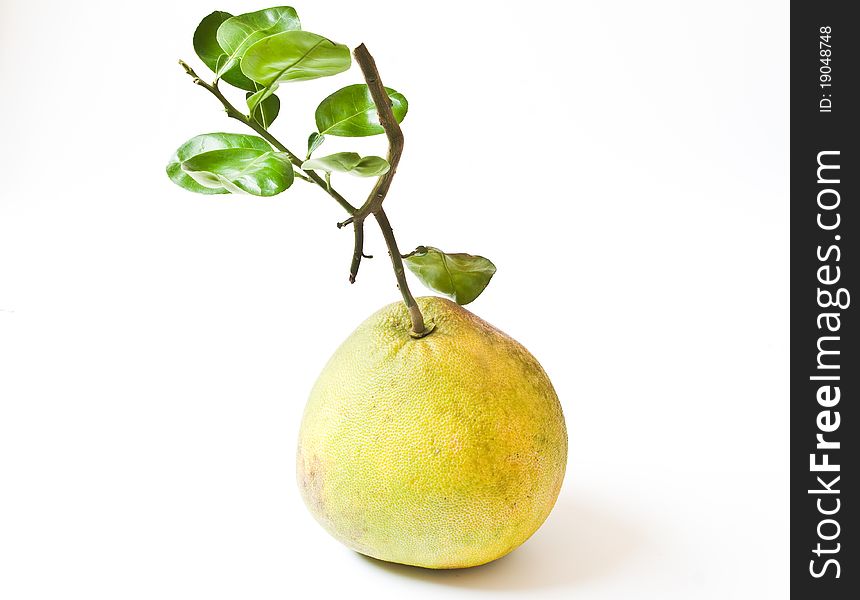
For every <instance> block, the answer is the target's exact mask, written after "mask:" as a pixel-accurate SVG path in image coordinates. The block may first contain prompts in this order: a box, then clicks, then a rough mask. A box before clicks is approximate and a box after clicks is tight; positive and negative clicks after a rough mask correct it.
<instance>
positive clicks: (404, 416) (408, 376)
mask: <svg viewBox="0 0 860 600" xmlns="http://www.w3.org/2000/svg"><path fill="white" fill-rule="evenodd" d="M418 304H419V306H420V308H421V311H422V312H423V314H424V317H425V320H426V321H427V322H428V323H429V324H431V326H433V331H432V332H431V333H430V334H429V335H427V336H425V337H422V338H418V339H415V338H413V337H410V335H409V329H410V320H409V316H408V314H407V311H406V308H405V307H404V305H403V303H396V304H391V305H389V306H386V307H384V308H383V309H381V310H380V311H378V312H377V313H375V314H374V315H372V316H371V317H370V318H369V319H367V320H366V321H365V322H364V323H362V324H361V325H360V326H359V327H358V329H356V330H355V332H354V333H352V335H350V337H349V338H347V340H346V341H345V342H344V343H343V344H342V345H341V346H340V348H338V350H337V351H336V352H335V354H334V355H333V356H332V357H331V359H330V360H329V362H328V364H327V365H326V366H325V368H324V369H323V372H322V374H321V375H320V376H319V379H318V380H317V382H316V384H315V385H314V387H313V390H312V392H311V395H310V399H309V401H308V404H307V407H306V409H305V413H304V417H303V419H302V425H301V430H300V433H299V446H298V455H297V461H296V462H297V477H298V484H299V488H300V490H301V493H302V496H303V498H304V500H305V503H306V504H307V506H308V508H309V509H310V511H311V513H312V514H313V516H314V517H315V518H316V519H317V520H318V521H319V522H320V523H321V524H322V525H323V526H324V527H325V528H326V529H327V530H328V531H329V533H331V534H332V535H333V536H334V537H335V538H337V539H339V540H340V541H341V542H343V543H344V544H346V545H347V546H349V547H350V548H352V549H354V550H356V551H358V552H360V553H362V554H365V555H367V556H371V557H374V558H378V559H381V560H385V561H390V562H396V563H403V564H407V565H416V566H421V567H428V568H434V569H441V568H462V567H471V566H475V565H480V564H483V563H486V562H489V561H492V560H494V559H496V558H499V557H501V556H504V555H505V554H507V553H508V552H510V551H511V550H513V549H514V548H516V547H517V546H519V545H520V544H522V543H523V542H524V541H525V540H526V539H527V538H528V537H529V536H531V534H532V533H534V532H535V531H536V530H537V528H538V527H540V525H541V524H542V523H543V521H544V520H545V519H546V517H547V516H548V515H549V513H550V510H552V507H553V504H554V503H555V500H556V498H557V496H558V493H559V490H560V488H561V484H562V479H563V478H564V471H565V464H566V460H567V431H566V428H565V423H564V417H563V415H562V411H561V406H560V405H559V402H558V398H557V396H556V393H555V391H554V389H553V386H552V384H551V383H550V380H549V378H548V377H547V375H546V373H545V372H544V370H543V369H542V368H541V366H540V364H539V363H538V362H537V360H536V359H535V358H534V357H533V356H532V355H531V354H530V353H529V352H528V351H527V350H526V349H525V348H524V347H523V346H521V345H520V344H519V343H517V342H516V341H515V340H513V339H511V338H510V337H508V336H507V335H505V334H504V333H502V332H501V331H499V330H498V329H496V328H494V327H493V326H491V325H489V324H488V323H486V322H484V321H482V320H481V319H479V318H478V317H476V316H475V315H474V314H472V313H471V312H469V311H468V310H466V309H465V308H462V307H461V306H459V305H457V304H455V303H453V302H451V301H449V300H446V299H443V298H437V297H428V298H419V299H418Z"/></svg>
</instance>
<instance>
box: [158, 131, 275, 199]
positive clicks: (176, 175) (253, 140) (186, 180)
mask: <svg viewBox="0 0 860 600" xmlns="http://www.w3.org/2000/svg"><path fill="white" fill-rule="evenodd" d="M227 148H247V149H251V150H258V151H260V152H270V151H271V150H272V147H271V146H270V145H269V143H268V142H267V141H266V140H264V139H262V138H259V137H257V136H255V135H244V134H241V133H204V134H203V135H198V136H195V137H193V138H191V139H190V140H188V141H187V142H185V143H184V144H182V145H181V146H180V147H179V148H178V149H177V150H176V152H174V153H173V156H172V157H170V161H169V162H168V163H167V176H168V177H170V179H171V180H172V181H173V183H175V184H176V185H178V186H179V187H182V188H185V189H186V190H189V191H191V192H196V193H198V194H226V193H228V192H227V190H225V189H224V188H223V187H221V188H210V187H206V186H202V185H200V184H199V183H198V182H197V181H195V180H194V179H193V178H192V177H191V176H190V175H189V174H188V173H186V172H185V171H183V170H182V163H183V162H185V161H187V160H189V159H191V158H193V157H195V156H197V155H198V154H203V153H204V152H210V151H212V150H223V149H227Z"/></svg>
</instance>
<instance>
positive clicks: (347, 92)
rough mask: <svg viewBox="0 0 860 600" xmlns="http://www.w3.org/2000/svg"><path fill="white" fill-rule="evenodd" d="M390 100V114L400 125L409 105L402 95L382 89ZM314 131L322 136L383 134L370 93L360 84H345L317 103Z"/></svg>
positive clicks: (388, 89) (389, 89)
mask: <svg viewBox="0 0 860 600" xmlns="http://www.w3.org/2000/svg"><path fill="white" fill-rule="evenodd" d="M385 91H386V92H388V97H389V98H391V111H392V112H393V113H394V118H395V119H397V122H398V123H400V122H402V121H403V118H404V117H405V116H406V111H407V110H408V109H409V103H408V102H407V101H406V98H405V97H404V96H403V94H400V93H398V92H396V91H394V90H392V89H391V88H385ZM315 116H316V122H317V130H318V131H319V132H320V133H322V134H328V135H339V136H343V137H363V136H367V135H377V134H379V133H384V131H385V130H384V129H383V128H382V125H380V124H379V116H378V115H377V114H376V105H375V104H374V103H373V98H372V97H371V96H370V90H369V89H368V88H367V86H366V85H364V84H363V83H359V84H355V85H348V86H346V87H345V88H342V89H340V90H338V91H336V92H335V93H334V94H332V95H331V96H329V97H328V98H326V99H325V100H323V101H322V102H320V105H319V106H318V107H317V110H316V115H315Z"/></svg>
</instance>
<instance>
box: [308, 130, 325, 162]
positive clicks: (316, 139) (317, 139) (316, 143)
mask: <svg viewBox="0 0 860 600" xmlns="http://www.w3.org/2000/svg"><path fill="white" fill-rule="evenodd" d="M324 141H325V136H324V135H323V134H321V133H317V132H316V131H314V132H313V133H312V134H311V135H310V137H308V153H307V155H306V156H305V158H306V159H308V158H310V157H311V154H313V153H314V152H316V149H317V148H319V147H320V146H322V143H323V142H324Z"/></svg>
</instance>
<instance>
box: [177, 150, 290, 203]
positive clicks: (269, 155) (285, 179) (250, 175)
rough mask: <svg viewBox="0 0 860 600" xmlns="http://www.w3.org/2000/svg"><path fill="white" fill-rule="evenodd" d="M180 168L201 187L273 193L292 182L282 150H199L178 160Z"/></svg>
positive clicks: (259, 194)
mask: <svg viewBox="0 0 860 600" xmlns="http://www.w3.org/2000/svg"><path fill="white" fill-rule="evenodd" d="M182 170H183V171H184V172H185V173H187V174H188V175H189V176H190V177H191V178H192V179H194V181H196V182H197V183H199V184H200V185H201V186H203V187H207V188H212V189H219V188H220V189H225V190H227V191H228V192H231V193H233V194H241V193H245V194H251V195H252V196H274V195H275V194H280V193H281V192H283V191H284V190H285V189H287V188H288V187H290V186H291V185H292V183H293V165H292V163H291V162H290V158H289V156H288V155H287V154H286V153H285V152H272V151H266V152H264V151H262V150H255V149H251V148H227V149H223V150H212V151H211V152H203V153H202V154H198V155H196V156H194V157H192V158H189V159H188V160H186V161H185V162H183V163H182Z"/></svg>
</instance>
